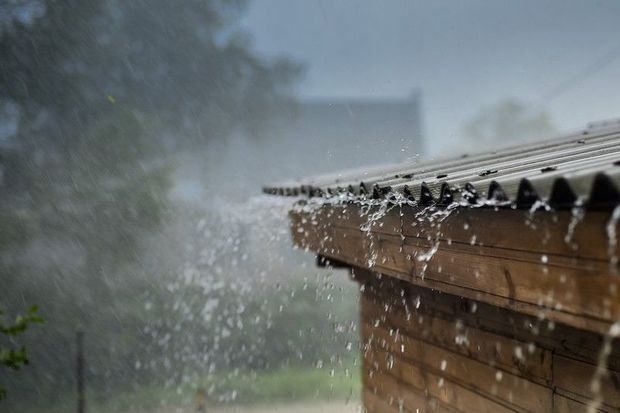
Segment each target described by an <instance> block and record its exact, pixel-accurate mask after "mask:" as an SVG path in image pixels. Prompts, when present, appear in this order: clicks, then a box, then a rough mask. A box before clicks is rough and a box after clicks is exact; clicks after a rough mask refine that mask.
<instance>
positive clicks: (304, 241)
mask: <svg viewBox="0 0 620 413" xmlns="http://www.w3.org/2000/svg"><path fill="white" fill-rule="evenodd" d="M373 212H376V211H373V210H371V211H369V212H368V213H366V215H365V216H362V214H361V213H360V208H359V207H358V206H355V205H349V206H324V207H322V208H320V209H318V210H315V211H312V212H299V211H296V212H293V213H291V220H292V226H293V228H292V229H293V230H292V233H293V237H294V242H295V244H296V245H297V246H299V247H301V248H304V249H307V250H310V251H313V252H315V253H317V254H319V255H322V256H325V257H328V258H330V259H333V260H337V261H340V262H342V263H345V264H347V265H350V266H357V267H361V268H367V269H371V270H374V271H377V272H380V273H383V274H386V275H389V276H392V277H396V278H399V279H402V280H406V281H408V282H409V283H411V284H415V285H419V286H422V287H427V288H432V289H435V290H438V291H442V292H446V293H449V294H454V295H459V296H463V297H468V298H471V299H476V300H478V301H481V302H486V303H488V304H492V305H495V306H497V307H502V308H507V309H511V310H514V311H517V312H522V313H525V314H529V315H534V316H537V317H544V318H548V319H551V320H553V321H556V322H559V323H563V324H567V325H571V326H573V327H576V328H579V329H586V330H590V331H595V332H598V333H601V334H604V333H605V332H607V331H608V330H609V328H610V326H611V325H612V323H613V322H614V321H616V320H619V319H620V276H618V274H617V272H618V269H617V266H614V267H612V266H611V265H610V258H611V257H612V256H614V255H615V256H618V255H620V249H619V245H620V243H615V244H614V243H613V242H612V243H611V244H610V242H609V239H608V234H607V226H608V220H609V212H596V211H591V212H588V213H587V214H586V216H585V218H583V219H582V220H576V219H574V218H573V217H572V215H571V213H570V212H568V211H565V212H557V213H554V212H536V213H534V214H531V213H529V212H524V211H515V210H493V209H462V210H456V211H455V212H453V213H452V214H450V215H449V216H448V217H447V218H437V217H436V218H434V219H429V215H430V214H426V215H422V216H421V215H420V214H419V213H420V211H419V210H417V209H414V208H410V207H398V206H396V207H393V208H392V209H391V210H390V211H388V213H387V214H385V216H383V217H382V218H381V219H379V220H377V221H376V222H374V223H373V224H372V225H369V226H368V225H367V224H368V222H367V220H368V218H367V216H369V215H368V214H372V213H373ZM364 225H366V226H368V227H369V228H368V230H367V231H363V230H362V229H361V228H362V227H363V226H364ZM569 228H570V229H569ZM567 236H568V239H567ZM610 245H611V246H612V247H611V248H610ZM437 246H438V249H437V251H436V252H435V253H434V254H430V253H429V252H430V251H432V250H433V248H434V247H437ZM425 255H426V256H428V259H422V257H424V256H425Z"/></svg>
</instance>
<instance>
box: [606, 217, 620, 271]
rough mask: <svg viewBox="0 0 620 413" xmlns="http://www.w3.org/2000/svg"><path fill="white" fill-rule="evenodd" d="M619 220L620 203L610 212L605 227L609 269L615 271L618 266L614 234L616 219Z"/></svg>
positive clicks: (616, 240)
mask: <svg viewBox="0 0 620 413" xmlns="http://www.w3.org/2000/svg"><path fill="white" fill-rule="evenodd" d="M619 220H620V205H618V206H616V207H615V208H614V210H613V212H612V213H611V217H610V218H609V221H608V222H607V226H606V227H605V229H606V231H607V256H608V257H609V265H610V267H611V270H612V271H613V272H614V273H616V272H617V266H618V255H617V254H616V246H617V245H618V238H617V234H616V228H617V226H618V221H619Z"/></svg>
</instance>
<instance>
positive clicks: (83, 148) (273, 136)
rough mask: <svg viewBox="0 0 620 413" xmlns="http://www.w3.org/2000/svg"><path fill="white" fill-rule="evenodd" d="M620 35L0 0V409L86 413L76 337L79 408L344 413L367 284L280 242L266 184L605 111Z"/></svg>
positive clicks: (617, 110)
mask: <svg viewBox="0 0 620 413" xmlns="http://www.w3.org/2000/svg"><path fill="white" fill-rule="evenodd" d="M618 18H620V3H618V2H617V1H613V0H609V1H588V2H586V1H566V0H562V1H560V0H557V1H556V0H546V1H533V0H532V1H521V2H511V3H508V2H498V3H491V2H488V1H477V0H468V1H459V2H456V1H405V0H403V1H400V0H389V1H382V2H377V1H372V0H356V1H353V0H330V1H327V0H322V1H321V0H307V1H301V0H295V1H290V0H260V1H259V0H256V1H244V0H178V1H169V0H136V1H131V2H129V1H122V0H2V1H0V203H1V204H0V205H1V207H0V310H1V311H2V315H1V316H2V319H1V321H0V324H1V328H0V362H1V365H0V387H1V389H2V393H1V395H2V398H3V399H2V400H0V411H3V412H4V411H6V412H42V411H45V412H56V411H58V412H60V411H62V412H66V411H72V410H75V405H76V402H75V399H76V395H75V387H76V382H75V376H76V374H75V365H76V362H75V357H76V356H75V351H76V344H75V337H76V331H83V332H84V337H85V338H84V356H85V359H86V365H85V378H86V383H87V388H86V399H87V407H88V410H89V411H97V412H173V411H175V412H176V411H180V412H194V411H196V405H197V404H200V403H201V400H205V403H206V405H207V410H206V411H220V410H222V411H228V410H234V411H274V410H277V409H280V410H281V411H299V412H314V411H326V412H328V411H346V410H347V409H349V410H351V411H354V410H355V409H356V408H357V406H358V404H359V403H358V399H357V396H358V382H359V377H358V373H357V364H358V359H357V354H358V347H357V346H358V338H357V337H358V331H357V287H356V285H355V283H353V282H351V281H349V279H348V277H347V274H346V272H343V271H331V270H327V269H319V268H316V267H315V266H314V257H312V256H309V255H308V254H305V253H303V252H301V251H294V250H292V248H291V245H290V237H289V233H288V231H289V230H288V224H287V215H286V212H287V210H288V208H290V206H291V202H292V201H289V200H282V199H273V198H270V197H267V196H262V195H260V191H261V185H262V184H266V183H271V182H273V181H280V180H289V179H294V178H298V177H303V176H307V175H312V174H320V173H326V172H333V171H338V170H342V169H347V168H363V167H367V166H375V165H378V164H383V163H394V162H409V163H412V164H413V163H415V162H417V161H418V159H420V158H425V159H432V158H437V157H443V156H448V155H452V154H458V153H472V152H476V151H480V150H487V149H489V148H494V147H499V146H505V145H513V144H518V143H520V142H524V141H528V140H530V141H531V140H540V139H544V138H548V137H552V136H554V135H557V134H559V133H562V132H566V131H570V130H573V129H580V128H583V127H585V126H586V125H587V124H588V123H589V122H591V121H599V120H602V119H609V118H614V117H617V116H618V114H620V99H619V98H618V96H620V82H618V79H619V77H620V40H619V39H620V36H619V35H620V29H618V24H617V22H618ZM33 306H36V307H37V309H36V310H32V307H33ZM18 315H22V317H21V318H18V319H16V317H18ZM40 319H42V320H43V321H44V322H43V323H41V322H40V321H41V320H40ZM22 346H25V350H24V349H23V348H22ZM26 357H27V358H28V359H29V361H30V362H29V363H28V364H27V365H26V364H25V361H26ZM256 406H260V407H256ZM260 409H263V410H260Z"/></svg>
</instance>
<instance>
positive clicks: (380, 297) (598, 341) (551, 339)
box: [355, 268, 620, 381]
mask: <svg viewBox="0 0 620 413" xmlns="http://www.w3.org/2000/svg"><path fill="white" fill-rule="evenodd" d="M355 273H356V277H357V279H358V281H360V282H362V283H363V286H364V294H363V299H362V310H363V309H364V306H363V304H364V303H365V302H366V301H370V302H373V303H377V306H379V307H377V310H376V313H375V314H374V316H376V317H384V318H385V317H388V316H391V317H397V316H399V315H400V317H404V318H407V315H406V313H408V314H409V318H410V319H411V318H413V315H415V314H421V315H422V316H424V317H427V316H431V317H438V318H441V319H445V320H456V319H458V320H459V321H460V322H461V323H462V324H463V326H464V328H475V329H476V330H480V331H482V332H488V333H489V334H492V335H499V336H500V337H502V336H503V337H506V338H509V339H513V340H515V341H516V342H515V343H514V346H515V347H516V346H519V347H521V349H523V348H524V347H523V346H521V345H520V344H519V343H528V346H527V348H528V351H526V352H524V353H525V354H530V349H531V346H530V345H529V344H532V343H536V349H537V351H536V352H535V353H532V355H533V356H534V355H536V356H538V355H540V354H541V353H539V352H538V349H539V350H540V351H541V352H542V351H545V352H547V354H548V352H550V351H552V352H554V353H556V354H559V355H564V356H567V357H570V358H573V359H579V360H581V361H585V362H587V363H590V364H595V363H596V362H597V357H598V352H599V350H600V348H601V346H602V343H603V336H602V335H600V334H596V333H593V332H588V331H584V330H578V329H575V328H573V327H570V326H566V325H562V324H555V323H553V322H551V321H550V320H545V319H542V320H541V319H539V318H538V317H531V316H528V315H525V314H521V313H517V312H514V311H510V310H508V309H504V308H499V307H496V306H492V305H489V304H486V303H482V302H479V301H474V300H469V299H466V298H463V297H457V296H454V295H450V294H442V293H440V292H438V291H433V290H430V289H427V288H422V287H418V286H415V285H411V284H410V283H408V282H405V281H401V280H395V279H393V278H389V277H388V278H386V277H383V279H381V280H380V281H379V280H378V279H377V277H376V275H375V274H374V273H372V272H370V271H368V270H362V269H359V268H357V269H355ZM403 302H405V303H409V304H408V309H407V310H405V309H404V304H403ZM378 303H380V304H378ZM386 306H387V308H386ZM415 307H417V308H415ZM382 310H383V314H381V311H382ZM392 314H394V315H393V316H392ZM393 320H394V321H393V322H396V323H397V322H398V319H393ZM406 321H407V320H405V322H406ZM409 321H410V320H409ZM416 322H417V323H419V321H416ZM422 330H423V329H422ZM448 338H449V337H448ZM489 340H493V336H491V337H489ZM477 345H483V343H480V344H477ZM510 346H511V345H510V344H509V343H507V344H504V343H503V342H502V348H509V347H510ZM537 358H538V357H533V359H534V360H536V359H537ZM548 360H549V356H548V355H547V362H546V365H547V367H546V368H545V369H548V368H549V367H548V366H549V364H550V362H549V361H548ZM608 364H609V366H610V367H611V368H612V369H615V370H620V346H613V347H612V352H611V354H610V355H609V358H608ZM549 375H550V373H546V374H545V375H543V376H544V377H548V376H549ZM535 377H536V375H534V377H530V378H531V379H533V380H534V381H536V379H535Z"/></svg>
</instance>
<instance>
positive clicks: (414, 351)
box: [363, 324, 552, 412]
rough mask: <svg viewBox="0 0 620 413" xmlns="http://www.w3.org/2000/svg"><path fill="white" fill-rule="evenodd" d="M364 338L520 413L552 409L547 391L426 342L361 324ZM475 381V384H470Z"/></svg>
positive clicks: (392, 353)
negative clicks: (515, 408)
mask: <svg viewBox="0 0 620 413" xmlns="http://www.w3.org/2000/svg"><path fill="white" fill-rule="evenodd" d="M363 328H365V331H366V332H365V334H364V335H365V336H366V337H369V336H370V337H372V338H374V339H375V340H377V343H376V344H375V346H379V348H381V349H382V350H384V351H386V352H387V353H388V354H391V355H393V356H394V357H395V359H397V360H398V361H395V363H396V362H400V361H401V360H403V359H406V360H409V361H411V362H414V363H416V364H419V365H421V366H422V367H423V368H424V370H425V371H430V372H433V373H435V374H437V375H438V376H441V377H444V378H447V379H450V380H451V381H453V382H455V383H458V384H459V385H461V386H463V387H466V388H470V389H471V390H473V391H475V392H476V393H479V394H483V395H484V396H485V397H488V398H490V399H498V401H499V400H503V401H504V402H505V403H506V404H510V405H515V406H518V407H521V408H522V409H523V411H530V412H548V411H549V410H551V406H552V391H551V389H550V388H546V387H543V386H541V385H538V384H535V383H533V382H530V381H528V380H526V379H523V378H521V377H519V376H516V375H513V374H510V373H508V372H506V371H502V370H500V369H497V368H495V367H491V366H489V365H487V364H484V363H481V362H479V361H477V360H474V359H471V358H469V357H467V356H463V355H461V354H458V353H454V352H451V351H448V350H445V349H443V348H441V347H438V346H435V345H433V344H431V343H429V342H424V341H421V340H416V339H412V338H410V337H408V336H406V335H404V334H394V335H393V336H391V335H390V334H389V332H388V331H386V330H385V329H383V328H381V327H372V326H370V325H368V324H365V326H364V327H363ZM472 377H475V380H471V378H472Z"/></svg>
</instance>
